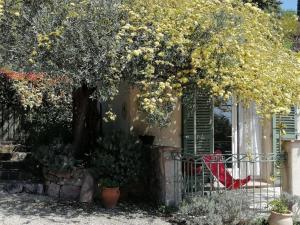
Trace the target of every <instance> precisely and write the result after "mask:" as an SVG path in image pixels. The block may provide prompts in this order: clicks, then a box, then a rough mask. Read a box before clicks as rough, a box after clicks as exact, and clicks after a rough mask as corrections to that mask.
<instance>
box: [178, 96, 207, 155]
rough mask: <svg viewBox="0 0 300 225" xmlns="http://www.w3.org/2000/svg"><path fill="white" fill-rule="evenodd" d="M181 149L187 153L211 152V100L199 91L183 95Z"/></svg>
mask: <svg viewBox="0 0 300 225" xmlns="http://www.w3.org/2000/svg"><path fill="white" fill-rule="evenodd" d="M182 108H183V150H184V153H188V154H196V155H201V154H207V153H212V152H213V102H212V98H211V97H210V96H208V95H207V94H205V93H204V92H201V91H198V90H197V91H189V92H186V93H185V95H184V97H183V104H182Z"/></svg>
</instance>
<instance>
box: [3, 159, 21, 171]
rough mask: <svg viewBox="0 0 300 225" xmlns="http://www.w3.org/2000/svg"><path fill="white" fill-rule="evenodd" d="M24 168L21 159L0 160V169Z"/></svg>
mask: <svg viewBox="0 0 300 225" xmlns="http://www.w3.org/2000/svg"><path fill="white" fill-rule="evenodd" d="M22 168H24V163H23V162H22V161H10V160H8V161H0V170H2V169H6V170H9V169H22Z"/></svg>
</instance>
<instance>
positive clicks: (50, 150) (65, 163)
mask: <svg viewBox="0 0 300 225" xmlns="http://www.w3.org/2000/svg"><path fill="white" fill-rule="evenodd" d="M32 153H33V156H34V158H35V159H36V160H37V161H38V162H39V163H40V164H41V165H42V166H43V167H44V168H46V169H48V170H52V171H70V170H72V169H73V168H74V167H77V166H79V165H80V164H81V161H79V160H76V159H75V158H74V156H73V151H72V146H71V145H70V144H65V143H64V142H63V141H62V140H61V139H60V138H56V139H54V140H53V141H52V142H51V143H50V144H46V145H41V146H37V147H36V148H34V149H33V151H32Z"/></svg>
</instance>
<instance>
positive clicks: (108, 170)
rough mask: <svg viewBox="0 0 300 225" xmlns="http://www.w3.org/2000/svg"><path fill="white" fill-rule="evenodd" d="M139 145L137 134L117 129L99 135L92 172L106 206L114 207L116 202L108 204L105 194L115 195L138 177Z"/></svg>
mask: <svg viewBox="0 0 300 225" xmlns="http://www.w3.org/2000/svg"><path fill="white" fill-rule="evenodd" d="M141 146H142V145H141V142H140V141H139V139H138V138H137V137H134V136H132V135H127V134H124V133H122V132H119V131H118V132H114V133H112V134H110V135H107V136H105V137H103V138H101V139H99V141H98V146H97V149H95V152H94V155H93V158H92V167H93V173H94V175H95V176H96V178H97V179H99V181H100V182H99V184H100V192H101V194H100V196H101V198H102V203H103V205H104V206H105V207H107V208H112V207H115V206H116V202H115V203H114V204H113V203H111V202H110V203H111V204H107V202H108V201H107V200H105V198H106V197H104V196H103V195H104V194H105V195H106V194H107V193H108V192H110V195H114V198H115V199H118V198H119V196H120V188H121V187H124V186H125V185H128V184H130V183H132V182H135V181H136V180H137V179H138V178H139V177H141V174H142V168H143V166H142V149H141ZM112 188H113V189H112ZM112 192H114V193H113V194H112Z"/></svg>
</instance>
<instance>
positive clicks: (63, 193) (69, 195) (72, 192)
mask: <svg viewBox="0 0 300 225" xmlns="http://www.w3.org/2000/svg"><path fill="white" fill-rule="evenodd" d="M80 189H81V188H80V187H78V186H73V185H62V186H61V189H60V195H59V198H60V199H62V200H74V201H77V200H78V199H79V196H80Z"/></svg>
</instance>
